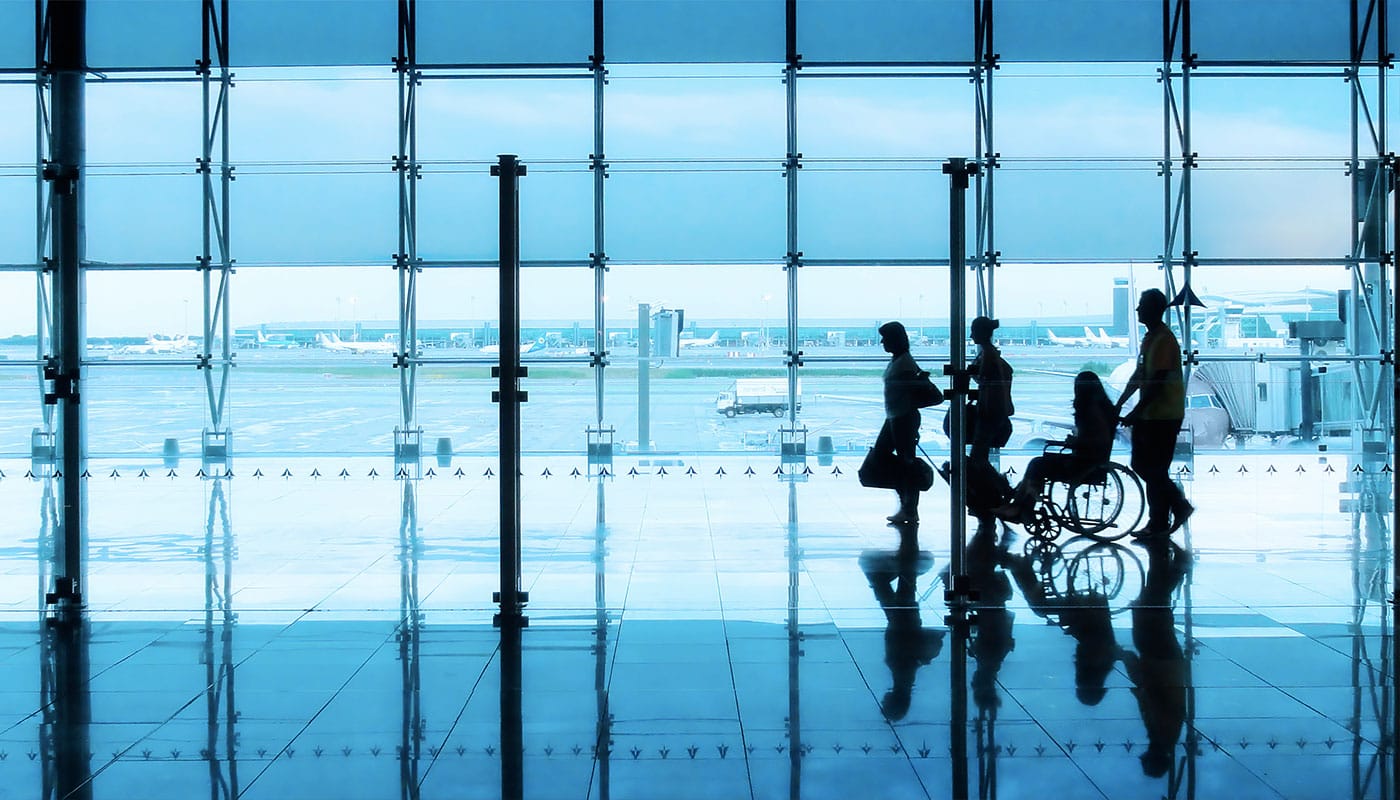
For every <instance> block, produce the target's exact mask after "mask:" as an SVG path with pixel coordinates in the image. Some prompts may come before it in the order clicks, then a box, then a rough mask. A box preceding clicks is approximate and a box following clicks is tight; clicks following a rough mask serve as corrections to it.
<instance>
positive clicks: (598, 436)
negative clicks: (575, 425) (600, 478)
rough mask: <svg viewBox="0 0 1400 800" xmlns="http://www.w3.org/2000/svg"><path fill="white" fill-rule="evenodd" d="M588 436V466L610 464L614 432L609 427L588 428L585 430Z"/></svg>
mask: <svg viewBox="0 0 1400 800" xmlns="http://www.w3.org/2000/svg"><path fill="white" fill-rule="evenodd" d="M585 432H586V433H587V435H588V464H589V466H592V465H594V464H603V465H607V464H611V463H612V460H613V434H614V433H615V432H616V430H615V429H614V428H613V427H612V426H611V425H609V426H608V427H606V428H603V427H597V428H593V427H589V428H586V429H585Z"/></svg>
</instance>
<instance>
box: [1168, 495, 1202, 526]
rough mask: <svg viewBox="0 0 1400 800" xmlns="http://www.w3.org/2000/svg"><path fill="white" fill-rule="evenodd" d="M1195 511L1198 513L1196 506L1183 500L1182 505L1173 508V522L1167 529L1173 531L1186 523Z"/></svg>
mask: <svg viewBox="0 0 1400 800" xmlns="http://www.w3.org/2000/svg"><path fill="white" fill-rule="evenodd" d="M1194 513H1196V507H1195V506H1193V505H1191V504H1190V503H1188V502H1186V501H1185V500H1182V501H1181V505H1179V506H1177V507H1176V508H1173V509H1172V524H1171V527H1170V528H1168V529H1167V530H1168V531H1172V532H1174V531H1176V529H1177V528H1180V527H1181V526H1182V525H1185V524H1186V520H1188V519H1190V518H1191V515H1192V514H1194Z"/></svg>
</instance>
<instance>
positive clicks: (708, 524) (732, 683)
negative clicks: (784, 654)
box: [700, 483, 766, 800]
mask: <svg viewBox="0 0 1400 800" xmlns="http://www.w3.org/2000/svg"><path fill="white" fill-rule="evenodd" d="M765 494H766V493H765ZM700 496H701V499H702V502H703V503H704V508H705V528H706V531H707V532H708V534H709V537H708V538H709V542H710V564H711V569H712V571H713V574H714V581H715V591H716V592H717V593H718V606H719V619H720V629H721V630H723V631H725V636H724V660H725V665H726V666H727V667H728V668H729V687H730V691H731V693H732V695H733V702H734V713H735V716H736V717H737V722H738V728H739V749H740V751H741V752H743V754H744V781H745V783H746V784H747V785H748V794H749V798H750V800H758V798H757V795H756V794H755V791H756V790H755V787H754V764H753V759H752V758H750V755H749V734H748V731H747V730H746V729H745V726H744V712H743V707H742V706H741V705H740V702H739V683H738V681H737V680H736V678H735V674H734V672H735V670H734V648H733V645H732V644H731V643H730V638H729V633H728V631H729V617H728V615H726V614H725V606H724V594H723V586H721V585H720V579H719V570H718V568H717V566H716V564H715V558H716V550H715V531H714V518H713V515H712V514H711V513H710V504H711V501H712V500H713V495H712V493H711V490H710V487H709V485H708V483H703V484H701V486H700Z"/></svg>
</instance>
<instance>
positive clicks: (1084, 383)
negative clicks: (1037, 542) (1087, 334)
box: [995, 370, 1118, 521]
mask: <svg viewBox="0 0 1400 800" xmlns="http://www.w3.org/2000/svg"><path fill="white" fill-rule="evenodd" d="M1117 432H1118V410H1117V409H1115V408H1114V407H1113V401H1112V400H1109V399H1108V392H1106V391H1104V388H1103V381H1101V380H1099V376H1098V375H1096V374H1094V373H1093V372H1089V371H1087V370H1086V371H1084V372H1081V373H1079V374H1078V375H1076V376H1074V432H1073V433H1071V434H1070V435H1069V436H1068V437H1067V438H1066V439H1065V450H1064V452H1060V453H1054V452H1049V453H1045V454H1044V455H1040V456H1036V457H1035V458H1032V459H1031V461H1030V463H1029V464H1027V465H1026V474H1025V476H1024V477H1022V478H1021V483H1020V484H1018V485H1017V486H1016V493H1015V496H1014V497H1013V498H1012V500H1011V502H1010V503H1007V504H1006V505H1004V506H1001V507H1000V508H997V509H995V513H996V515H997V516H998V517H1000V518H1002V519H1004V520H1007V521H1023V520H1025V519H1026V517H1027V515H1028V514H1030V512H1031V509H1033V508H1034V507H1035V503H1036V500H1037V498H1039V497H1040V493H1041V492H1042V491H1044V489H1045V483H1046V481H1052V480H1054V481H1064V482H1067V483H1073V482H1075V481H1078V480H1081V479H1082V478H1083V477H1084V476H1085V475H1087V474H1088V473H1089V472H1090V470H1092V469H1094V468H1095V467H1102V466H1103V465H1105V464H1107V463H1108V462H1109V460H1110V459H1111V458H1112V456H1113V438H1114V436H1115V435H1116V434H1117Z"/></svg>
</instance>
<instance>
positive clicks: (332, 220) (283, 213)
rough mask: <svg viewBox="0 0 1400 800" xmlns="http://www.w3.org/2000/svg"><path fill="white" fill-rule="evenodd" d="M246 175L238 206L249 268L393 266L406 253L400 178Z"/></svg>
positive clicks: (239, 234)
mask: <svg viewBox="0 0 1400 800" xmlns="http://www.w3.org/2000/svg"><path fill="white" fill-rule="evenodd" d="M382 170H383V171H382V173H358V172H356V173H331V174H326V173H317V174H295V173H291V172H286V171H278V172H271V173H264V172H257V173H253V172H251V171H249V172H242V173H240V174H239V176H238V184H237V186H236V187H235V189H234V192H233V195H232V198H231V200H230V203H229V206H230V214H231V216H232V217H233V219H234V220H236V222H234V223H233V224H234V225H236V226H237V227H236V228H234V229H233V237H234V240H233V254H234V257H235V258H236V259H237V260H238V262H239V263H241V264H346V263H349V264H357V263H358V264H363V263H382V264H388V263H391V262H392V260H393V254H394V253H395V252H396V251H397V250H398V241H399V239H398V228H399V211H398V206H399V189H398V177H397V176H395V175H394V174H393V173H391V172H390V171H389V168H388V167H387V166H385V167H383V168H382Z"/></svg>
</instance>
